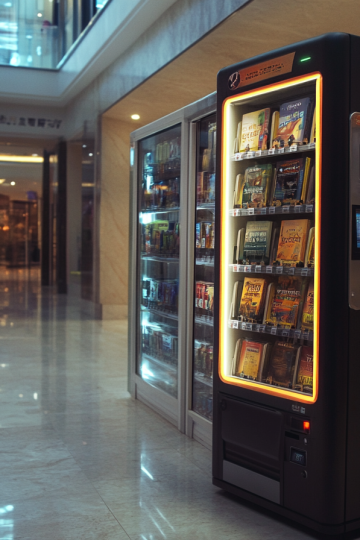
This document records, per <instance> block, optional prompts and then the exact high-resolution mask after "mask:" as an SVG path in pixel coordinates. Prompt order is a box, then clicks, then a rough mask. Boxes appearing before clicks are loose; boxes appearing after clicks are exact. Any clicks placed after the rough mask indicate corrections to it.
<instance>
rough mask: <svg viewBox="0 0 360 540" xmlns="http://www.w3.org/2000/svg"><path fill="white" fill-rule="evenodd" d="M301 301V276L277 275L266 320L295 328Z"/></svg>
mask: <svg viewBox="0 0 360 540" xmlns="http://www.w3.org/2000/svg"><path fill="white" fill-rule="evenodd" d="M300 301H301V278H299V277H296V276H279V280H278V282H277V284H276V287H275V293H274V298H273V300H272V304H271V309H270V316H269V318H268V320H267V321H266V322H268V323H272V324H273V325H275V326H277V325H280V326H284V327H287V328H296V323H297V318H298V313H299V305H300Z"/></svg>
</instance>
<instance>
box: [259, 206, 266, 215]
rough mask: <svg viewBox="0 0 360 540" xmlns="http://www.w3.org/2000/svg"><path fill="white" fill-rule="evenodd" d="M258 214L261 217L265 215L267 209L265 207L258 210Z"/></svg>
mask: <svg viewBox="0 0 360 540" xmlns="http://www.w3.org/2000/svg"><path fill="white" fill-rule="evenodd" d="M260 214H262V215H264V214H267V208H266V207H264V208H260Z"/></svg>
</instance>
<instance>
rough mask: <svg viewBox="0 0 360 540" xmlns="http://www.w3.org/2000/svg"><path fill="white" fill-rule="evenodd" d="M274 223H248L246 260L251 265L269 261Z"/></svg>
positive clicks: (245, 245)
mask: <svg viewBox="0 0 360 540" xmlns="http://www.w3.org/2000/svg"><path fill="white" fill-rule="evenodd" d="M271 231H272V221H248V222H247V224H246V232H245V241H244V259H245V260H246V261H249V263H256V262H257V263H260V262H262V261H264V262H265V264H266V263H267V262H268V261H269V253H270V241H271Z"/></svg>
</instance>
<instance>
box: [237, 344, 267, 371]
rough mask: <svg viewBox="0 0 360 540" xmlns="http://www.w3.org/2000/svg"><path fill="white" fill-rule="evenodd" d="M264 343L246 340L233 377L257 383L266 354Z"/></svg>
mask: <svg viewBox="0 0 360 540" xmlns="http://www.w3.org/2000/svg"><path fill="white" fill-rule="evenodd" d="M264 345H265V344H264V343H259V342H257V341H250V340H248V339H244V340H243V341H242V344H241V348H240V347H239V349H240V352H238V357H237V362H236V363H235V371H234V373H233V375H235V376H236V377H241V378H244V379H249V380H252V381H255V380H256V379H257V377H258V373H259V367H260V363H261V360H262V357H263V354H264Z"/></svg>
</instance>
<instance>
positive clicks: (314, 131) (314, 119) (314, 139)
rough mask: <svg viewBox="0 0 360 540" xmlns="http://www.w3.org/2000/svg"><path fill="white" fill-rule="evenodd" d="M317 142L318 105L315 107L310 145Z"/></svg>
mask: <svg viewBox="0 0 360 540" xmlns="http://www.w3.org/2000/svg"><path fill="white" fill-rule="evenodd" d="M315 142H316V105H315V107H314V112H313V118H312V123H311V130H310V137H309V143H315Z"/></svg>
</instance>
